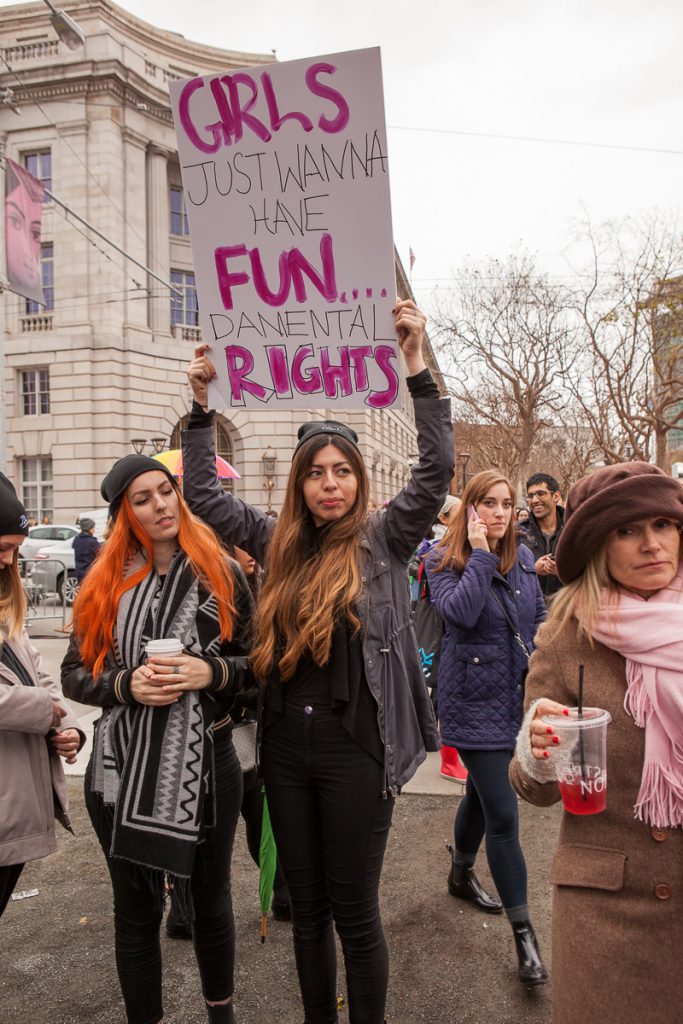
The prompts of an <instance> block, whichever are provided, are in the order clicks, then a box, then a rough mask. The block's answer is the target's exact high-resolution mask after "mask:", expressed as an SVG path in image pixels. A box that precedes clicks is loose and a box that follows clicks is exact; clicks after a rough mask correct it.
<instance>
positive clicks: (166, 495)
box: [126, 469, 180, 544]
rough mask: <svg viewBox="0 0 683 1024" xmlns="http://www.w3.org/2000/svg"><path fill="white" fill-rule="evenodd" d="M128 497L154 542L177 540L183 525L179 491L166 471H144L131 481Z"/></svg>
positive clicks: (127, 491)
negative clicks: (181, 524)
mask: <svg viewBox="0 0 683 1024" xmlns="http://www.w3.org/2000/svg"><path fill="white" fill-rule="evenodd" d="M126 497H127V498H128V501H129V503H130V507H131V509H132V510H133V515H134V516H135V518H136V519H137V521H138V522H139V523H140V526H141V527H142V528H143V530H144V531H145V533H146V534H147V536H148V537H149V539H150V540H151V542H152V544H159V543H161V542H163V541H169V540H175V538H176V537H177V536H178V530H179V528H180V508H179V502H178V493H177V491H176V489H175V487H173V485H172V484H171V481H170V480H169V479H168V477H167V476H166V474H165V473H164V472H162V471H161V470H156V469H152V470H150V472H149V473H141V474H140V476H138V477H136V478H135V480H133V482H132V483H131V484H129V485H128V489H127V490H126Z"/></svg>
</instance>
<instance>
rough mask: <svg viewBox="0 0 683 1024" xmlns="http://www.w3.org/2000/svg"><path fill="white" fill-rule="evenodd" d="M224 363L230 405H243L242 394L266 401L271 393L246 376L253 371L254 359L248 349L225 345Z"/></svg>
mask: <svg viewBox="0 0 683 1024" xmlns="http://www.w3.org/2000/svg"><path fill="white" fill-rule="evenodd" d="M225 362H226V364H227V367H228V380H229V382H230V397H231V399H232V405H244V395H243V392H247V394H249V395H253V396H254V398H257V399H258V400H259V402H267V401H268V399H269V398H270V397H271V396H272V394H273V392H272V391H270V392H268V391H267V390H266V388H264V387H263V385H261V384H258V383H257V382H256V381H255V380H249V378H248V374H249V373H251V371H252V370H253V369H254V357H253V356H252V354H251V352H250V351H249V349H248V348H243V347H242V346H241V345H226V347H225Z"/></svg>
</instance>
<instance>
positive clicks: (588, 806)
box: [542, 708, 612, 814]
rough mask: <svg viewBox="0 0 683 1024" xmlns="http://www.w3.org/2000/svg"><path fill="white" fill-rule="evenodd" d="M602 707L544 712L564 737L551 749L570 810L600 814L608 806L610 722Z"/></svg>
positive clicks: (548, 721) (548, 720) (566, 805)
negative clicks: (566, 713) (558, 713)
mask: <svg viewBox="0 0 683 1024" xmlns="http://www.w3.org/2000/svg"><path fill="white" fill-rule="evenodd" d="M611 720H612V716H611V715H610V713H609V711H603V710H602V709H601V708H584V709H583V710H582V712H581V715H579V709H578V708H569V714H568V715H543V716H542V721H543V722H545V723H546V725H549V726H551V727H552V729H553V730H554V732H555V734H556V735H557V736H558V737H559V739H560V744H559V746H557V747H555V748H554V749H553V750H552V751H551V753H552V758H553V762H554V765H555V773H556V775H557V781H558V783H559V786H560V794H561V796H562V804H563V806H564V809H565V811H567V812H568V813H569V814H600V812H601V811H604V810H605V808H606V806H607V765H606V753H607V725H608V723H609V722H611Z"/></svg>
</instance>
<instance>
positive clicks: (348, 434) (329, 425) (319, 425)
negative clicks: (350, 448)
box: [294, 420, 358, 455]
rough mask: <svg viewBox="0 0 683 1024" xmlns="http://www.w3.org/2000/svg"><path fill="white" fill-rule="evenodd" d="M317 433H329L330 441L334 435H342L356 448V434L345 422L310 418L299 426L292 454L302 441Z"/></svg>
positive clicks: (296, 450)
mask: <svg viewBox="0 0 683 1024" xmlns="http://www.w3.org/2000/svg"><path fill="white" fill-rule="evenodd" d="M318 434H329V435H330V441H334V438H335V436H336V437H343V438H344V439H345V440H346V441H350V442H351V444H352V445H354V446H355V447H356V448H357V447H358V434H357V433H356V431H355V430H352V429H351V427H347V425H346V424H345V423H340V422H339V421H338V420H312V421H311V422H309V423H302V424H301V426H300V427H299V429H298V431H297V435H296V436H297V443H296V448H295V449H294V454H295V455H296V453H297V452H298V450H299V448H300V447H301V445H302V444H303V443H304V441H308V440H309V439H310V438H311V437H316V436H317V435H318Z"/></svg>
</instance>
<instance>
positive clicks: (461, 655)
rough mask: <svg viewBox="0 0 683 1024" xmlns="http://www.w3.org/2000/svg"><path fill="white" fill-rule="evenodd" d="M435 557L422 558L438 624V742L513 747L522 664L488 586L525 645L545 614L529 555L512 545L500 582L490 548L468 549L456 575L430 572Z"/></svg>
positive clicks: (432, 553) (438, 556) (470, 746)
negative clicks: (514, 556) (512, 557)
mask: <svg viewBox="0 0 683 1024" xmlns="http://www.w3.org/2000/svg"><path fill="white" fill-rule="evenodd" d="M442 557H443V548H441V547H436V548H434V549H432V551H430V552H429V554H428V556H427V563H426V564H427V576H428V579H429V588H430V593H431V599H432V602H433V603H434V604H435V605H436V607H437V609H438V611H439V614H440V615H441V618H442V619H443V622H444V637H443V643H442V648H441V662H440V664H439V679H438V695H439V723H440V726H441V739H442V741H443V743H446V744H447V745H448V746H450V747H462V748H463V749H464V750H468V749H469V750H513V749H514V746H515V737H516V736H517V733H518V731H519V727H520V725H521V722H522V714H523V704H524V678H525V676H526V671H527V665H528V663H527V659H526V657H525V655H524V652H523V651H522V650H521V649H520V647H519V645H518V644H517V643H516V642H515V640H514V639H513V636H512V630H511V629H510V626H509V625H508V623H507V622H506V621H505V617H504V615H503V612H502V610H501V608H500V606H499V605H498V604H497V603H496V601H495V599H494V598H493V597H492V591H494V592H495V593H496V595H497V597H498V599H499V600H500V601H501V602H502V603H503V605H504V606H505V610H506V611H507V613H508V616H509V617H510V619H511V621H512V622H513V623H514V625H515V627H516V628H518V629H519V632H520V634H521V636H522V638H523V639H524V641H525V643H526V644H527V646H528V647H529V648H530V649H531V648H532V646H533V638H534V635H535V633H536V629H537V628H538V626H539V624H540V623H541V622H542V621H543V620H544V619H545V617H546V610H545V604H544V601H543V594H542V592H541V588H540V586H539V583H538V577H537V576H536V571H535V568H534V559H533V556H532V554H531V552H530V551H529V550H528V548H525V547H524V545H520V547H519V551H518V554H517V562H516V564H515V565H514V566H513V567H512V569H511V570H510V572H509V573H508V576H507V579H506V578H505V577H504V576H502V575H501V574H500V573H499V572H498V558H497V556H496V555H494V554H493V553H492V552H490V551H480V550H478V549H475V550H474V551H473V552H472V554H471V555H470V559H469V561H468V563H467V565H466V567H465V570H464V572H463V573H459V572H456V571H455V570H453V569H445V570H444V571H443V572H434V569H435V568H436V566H437V565H438V564H439V562H440V561H441V558H442Z"/></svg>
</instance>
